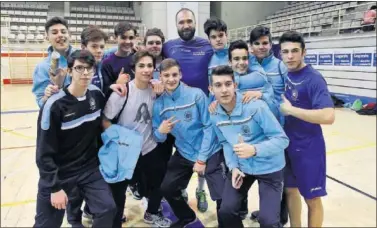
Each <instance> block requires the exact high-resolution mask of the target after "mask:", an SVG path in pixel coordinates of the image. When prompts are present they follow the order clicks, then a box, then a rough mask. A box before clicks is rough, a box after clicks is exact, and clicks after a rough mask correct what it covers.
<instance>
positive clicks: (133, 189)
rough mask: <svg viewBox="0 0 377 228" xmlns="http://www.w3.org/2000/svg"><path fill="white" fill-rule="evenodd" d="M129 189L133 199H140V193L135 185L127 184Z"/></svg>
mask: <svg viewBox="0 0 377 228" xmlns="http://www.w3.org/2000/svg"><path fill="white" fill-rule="evenodd" d="M129 188H130V190H131V193H132V196H133V198H134V199H135V200H141V199H142V197H141V196H140V193H139V191H138V190H137V187H136V186H132V185H130V186H129Z"/></svg>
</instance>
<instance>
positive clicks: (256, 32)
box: [249, 26, 272, 45]
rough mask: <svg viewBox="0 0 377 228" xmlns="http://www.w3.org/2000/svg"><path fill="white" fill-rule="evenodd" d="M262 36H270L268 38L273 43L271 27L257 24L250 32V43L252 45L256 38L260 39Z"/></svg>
mask: <svg viewBox="0 0 377 228" xmlns="http://www.w3.org/2000/svg"><path fill="white" fill-rule="evenodd" d="M262 36H268V40H269V41H270V43H272V37H271V32H270V29H269V28H267V27H264V26H257V27H255V28H254V29H253V30H251V32H250V39H249V42H250V44H251V45H252V44H253V43H254V42H255V41H256V40H258V39H259V38H261V37H262Z"/></svg>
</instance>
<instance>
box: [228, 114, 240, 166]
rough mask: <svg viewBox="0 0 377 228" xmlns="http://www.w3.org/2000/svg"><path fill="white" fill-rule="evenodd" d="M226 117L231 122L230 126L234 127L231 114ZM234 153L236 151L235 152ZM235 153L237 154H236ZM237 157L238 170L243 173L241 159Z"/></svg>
mask: <svg viewBox="0 0 377 228" xmlns="http://www.w3.org/2000/svg"><path fill="white" fill-rule="evenodd" d="M226 115H227V116H228V120H229V121H230V124H231V125H233V121H232V119H231V116H230V114H228V113H226ZM233 152H234V151H233ZM234 153H235V152H234ZM236 157H237V164H238V169H239V170H240V171H241V163H240V159H239V157H238V156H237V155H236ZM241 172H242V171H241Z"/></svg>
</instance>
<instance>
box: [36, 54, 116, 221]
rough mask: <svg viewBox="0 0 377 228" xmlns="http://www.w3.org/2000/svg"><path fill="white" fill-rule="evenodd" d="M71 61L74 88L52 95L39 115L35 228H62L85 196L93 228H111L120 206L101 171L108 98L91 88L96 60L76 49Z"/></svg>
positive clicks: (69, 62)
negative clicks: (103, 117)
mask: <svg viewBox="0 0 377 228" xmlns="http://www.w3.org/2000/svg"><path fill="white" fill-rule="evenodd" d="M67 62H68V64H67V65H68V73H69V75H70V76H71V77H72V80H71V84H70V85H69V86H65V87H64V88H63V89H62V90H60V91H59V92H58V93H56V94H54V95H52V96H51V97H50V98H49V99H48V100H47V102H46V104H45V105H44V106H43V107H42V108H41V110H40V112H39V117H38V132H37V151H36V163H37V166H38V169H39V175H40V178H39V182H38V195H37V208H36V212H37V215H36V216H35V225H34V227H60V226H61V224H62V221H63V217H64V210H65V209H66V208H67V213H69V214H72V208H76V207H77V206H75V205H77V204H80V205H81V203H82V197H84V198H85V201H86V203H87V204H88V207H89V209H90V211H91V213H93V215H94V216H93V218H94V219H93V227H108V226H111V225H112V223H113V217H114V215H115V212H116V207H115V202H114V200H113V197H112V194H111V190H110V188H109V186H108V184H107V183H106V182H105V180H104V179H103V177H102V175H101V173H100V172H99V169H98V166H99V161H98V156H97V153H98V150H99V144H98V143H99V136H100V134H101V112H102V109H103V107H104V96H103V94H102V92H101V91H100V90H99V89H98V88H97V87H96V86H94V85H92V84H91V81H92V78H93V75H94V70H95V69H94V68H95V58H94V56H93V55H92V54H91V53H90V52H88V51H86V50H81V51H79V50H78V51H75V52H73V53H72V54H71V55H70V56H68V58H67ZM58 142H59V143H58ZM82 194H84V196H82ZM98 199H101V200H98Z"/></svg>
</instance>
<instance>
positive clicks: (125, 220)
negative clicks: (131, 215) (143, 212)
mask: <svg viewBox="0 0 377 228" xmlns="http://www.w3.org/2000/svg"><path fill="white" fill-rule="evenodd" d="M125 222H127V217H126V215H123V216H122V223H125Z"/></svg>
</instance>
